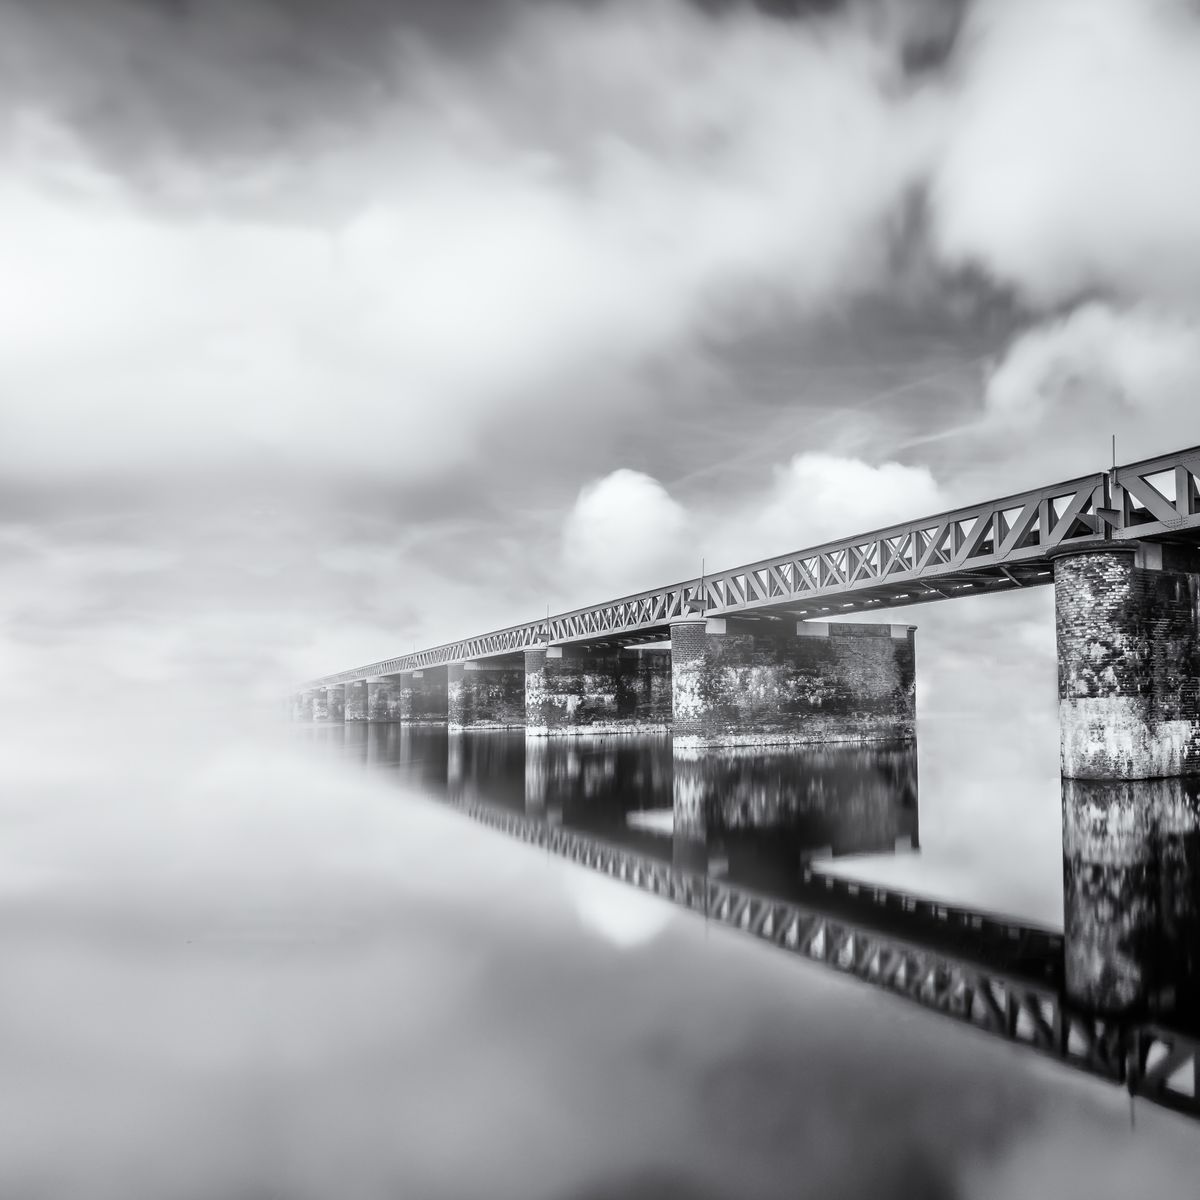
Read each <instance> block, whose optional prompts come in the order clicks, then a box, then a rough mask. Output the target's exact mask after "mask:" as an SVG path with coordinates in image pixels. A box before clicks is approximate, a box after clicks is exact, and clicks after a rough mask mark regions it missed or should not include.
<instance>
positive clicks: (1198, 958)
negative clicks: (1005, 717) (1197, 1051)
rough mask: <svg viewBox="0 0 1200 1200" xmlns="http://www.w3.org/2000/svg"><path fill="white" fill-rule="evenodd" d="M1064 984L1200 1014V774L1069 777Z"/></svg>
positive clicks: (1137, 1007) (1166, 1010) (1127, 1007)
mask: <svg viewBox="0 0 1200 1200" xmlns="http://www.w3.org/2000/svg"><path fill="white" fill-rule="evenodd" d="M1062 797H1063V908H1064V915H1065V929H1066V939H1065V962H1064V965H1065V985H1066V990H1067V993H1068V995H1069V996H1070V997H1071V998H1072V1000H1074V1001H1076V1002H1078V1003H1080V1004H1083V1005H1085V1006H1087V1007H1088V1008H1091V1009H1096V1010H1098V1011H1101V1012H1108V1013H1127V1012H1151V1013H1156V1014H1171V1015H1177V1016H1183V1017H1187V1018H1189V1019H1191V1020H1200V1010H1198V1009H1197V989H1198V985H1200V779H1196V778H1193V779H1153V780H1150V779H1147V780H1125V781H1121V782H1103V783H1098V782H1090V781H1082V780H1073V779H1066V778H1064V779H1063V792H1062Z"/></svg>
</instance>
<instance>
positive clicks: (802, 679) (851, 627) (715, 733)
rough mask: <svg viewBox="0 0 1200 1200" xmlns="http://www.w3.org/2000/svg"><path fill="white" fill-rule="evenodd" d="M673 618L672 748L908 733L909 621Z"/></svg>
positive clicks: (911, 688) (911, 696)
mask: <svg viewBox="0 0 1200 1200" xmlns="http://www.w3.org/2000/svg"><path fill="white" fill-rule="evenodd" d="M781 626H782V627H779V626H774V625H773V624H767V623H765V622H750V621H737V620H727V621H726V620H711V619H710V620H709V621H707V622H701V621H696V620H693V621H685V622H679V623H677V624H673V625H672V626H671V668H672V696H673V702H674V730H673V732H674V739H675V745H676V747H677V748H680V749H686V748H689V747H695V746H722V745H726V746H737V745H772V744H781V743H788V742H842V741H851V742H854V741H859V742H861V741H877V740H897V741H901V740H908V739H911V738H912V737H913V732H914V720H915V707H914V700H915V673H916V651H915V645H914V639H913V630H912V628H911V627H909V626H893V625H855V624H818V623H816V622H805V623H803V625H802V626H801V627H800V628H801V629H802V631H803V632H802V633H800V634H797V633H796V632H794V630H795V629H796V628H797V627H796V626H795V625H794V624H792V623H788V624H786V625H782V623H781Z"/></svg>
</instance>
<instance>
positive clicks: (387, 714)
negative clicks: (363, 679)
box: [367, 675, 400, 723]
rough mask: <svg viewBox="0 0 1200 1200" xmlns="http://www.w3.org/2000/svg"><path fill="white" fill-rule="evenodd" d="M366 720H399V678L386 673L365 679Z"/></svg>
mask: <svg viewBox="0 0 1200 1200" xmlns="http://www.w3.org/2000/svg"><path fill="white" fill-rule="evenodd" d="M367 720H368V721H378V722H381V723H382V722H384V721H399V720H400V680H399V679H395V678H389V677H388V676H386V675H382V676H379V677H378V678H376V679H368V680H367Z"/></svg>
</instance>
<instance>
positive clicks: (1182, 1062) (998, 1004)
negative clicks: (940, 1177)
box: [454, 801, 1200, 1117]
mask: <svg viewBox="0 0 1200 1200" xmlns="http://www.w3.org/2000/svg"><path fill="white" fill-rule="evenodd" d="M454 807H457V808H460V809H461V810H462V811H463V812H465V813H466V814H467V815H468V816H470V817H472V818H474V819H475V820H477V821H480V822H482V823H483V824H485V825H489V826H491V827H492V828H494V829H499V830H501V831H503V832H505V833H508V834H510V835H512V836H514V837H517V838H519V839H520V840H521V841H524V842H528V843H530V844H532V845H536V846H541V847H545V848H546V849H547V850H549V851H552V852H554V853H556V854H559V855H561V856H562V857H564V858H567V859H570V860H571V861H572V862H577V863H579V864H581V865H582V866H586V867H590V868H591V869H592V870H596V871H600V872H602V873H603V874H605V875H609V876H612V877H613V878H614V879H619V880H622V881H624V882H626V883H630V884H632V885H633V886H634V887H638V888H641V889H642V890H643V891H646V892H651V893H653V894H654V895H656V896H661V897H663V898H664V899H667V900H671V901H673V902H675V903H677V904H680V905H682V906H684V907H685V908H689V909H693V910H695V911H697V912H702V913H704V914H705V916H706V917H707V918H708V919H709V920H712V921H717V922H720V923H721V924H722V925H727V926H729V927H730V928H731V929H736V930H740V931H742V932H744V933H749V934H752V935H753V936H754V937H757V938H761V939H762V940H763V941H766V942H770V943H771V944H772V945H774V946H778V947H780V948H781V949H785V950H790V951H791V952H792V953H794V954H798V955H801V956H802V957H804V958H806V959H809V960H810V961H813V962H818V963H821V964H823V965H825V966H828V967H832V968H833V969H834V970H837V971H842V972H844V973H845V974H849V975H854V976H855V977H857V978H858V979H861V980H863V981H864V982H866V983H870V984H873V985H874V986H875V987H879V988H883V989H884V990H886V991H889V992H892V993H894V994H895V995H898V996H902V997H904V998H905V999H907V1000H911V1001H913V1002H915V1003H917V1004H920V1005H921V1006H922V1007H923V1008H927V1009H930V1010H932V1011H933V1012H937V1013H941V1014H942V1015H943V1016H948V1017H953V1018H955V1019H956V1020H959V1021H962V1022H964V1023H966V1024H969V1025H973V1026H974V1027H975V1028H976V1029H979V1030H982V1031H984V1032H986V1033H991V1034H994V1035H996V1036H998V1037H1002V1038H1004V1039H1006V1040H1007V1041H1010V1042H1015V1043H1018V1044H1020V1045H1023V1046H1026V1047H1028V1048H1030V1049H1033V1050H1037V1051H1039V1052H1041V1053H1043V1054H1048V1055H1051V1056H1052V1057H1054V1058H1056V1059H1058V1060H1059V1061H1061V1062H1064V1063H1067V1064H1069V1065H1071V1066H1074V1067H1078V1068H1080V1069H1081V1070H1085V1071H1088V1072H1089V1073H1091V1074H1093V1075H1098V1076H1100V1077H1102V1078H1104V1079H1107V1080H1109V1081H1111V1082H1114V1083H1125V1084H1126V1085H1127V1086H1128V1088H1129V1090H1130V1091H1131V1092H1135V1093H1136V1094H1138V1095H1141V1096H1145V1097H1146V1098H1148V1099H1150V1100H1152V1101H1154V1102H1156V1103H1159V1104H1163V1105H1166V1106H1167V1107H1170V1108H1173V1109H1176V1110H1177V1111H1180V1112H1183V1113H1186V1114H1188V1115H1191V1116H1196V1117H1200V1040H1197V1039H1194V1038H1190V1037H1187V1036H1185V1035H1182V1034H1180V1033H1178V1032H1175V1031H1172V1030H1169V1029H1166V1028H1163V1027H1160V1026H1157V1025H1142V1026H1133V1027H1131V1026H1129V1025H1126V1024H1124V1023H1122V1022H1121V1021H1119V1020H1118V1019H1116V1018H1110V1017H1104V1016H1098V1015H1095V1014H1091V1013H1084V1012H1080V1011H1077V1010H1075V1009H1073V1008H1072V1007H1071V1006H1070V1004H1069V1003H1068V1002H1067V1001H1066V999H1065V998H1064V996H1063V995H1062V993H1061V992H1060V991H1059V990H1058V989H1056V988H1052V987H1048V986H1046V985H1045V984H1044V983H1040V982H1037V981H1031V980H1029V979H1023V978H1020V977H1019V976H1015V975H1012V974H1009V973H1006V972H1004V971H998V970H992V969H989V968H988V967H986V966H984V965H982V964H980V963H977V962H970V961H966V960H964V959H961V958H958V957H956V956H954V955H952V954H948V953H946V952H945V951H943V950H941V949H931V948H930V947H928V946H923V945H921V944H920V943H919V942H918V941H916V940H911V941H910V940H906V939H905V938H903V937H898V936H895V935H893V934H885V933H881V932H879V931H878V930H875V929H871V928H869V927H866V926H863V925H861V924H856V923H855V922H853V921H851V920H848V919H846V918H843V917H841V916H836V917H835V916H831V915H829V914H828V913H824V912H821V911H819V910H816V909H813V908H810V907H807V906H805V905H803V904H797V903H794V902H792V901H789V900H780V899H777V898H775V897H772V896H767V895H763V894H761V893H758V892H754V891H751V890H750V889H748V888H744V887H740V886H738V885H735V884H731V883H727V882H725V881H723V880H718V879H712V878H710V877H708V876H707V875H705V874H704V873H702V872H699V871H694V870H688V869H684V868H680V867H677V866H674V865H673V864H671V863H669V862H664V861H662V860H660V859H655V858H651V857H649V856H647V855H643V854H639V853H637V852H635V851H631V850H627V849H625V848H624V847H621V846H617V845H614V844H612V843H608V842H604V841H601V840H599V839H597V838H594V837H591V836H590V835H588V834H583V833H578V832H575V831H573V830H569V829H564V828H563V827H562V826H552V825H548V824H546V823H545V822H542V821H539V820H536V819H533V818H530V817H527V816H525V815H523V814H521V813H517V812H511V811H508V810H505V809H500V808H494V807H491V806H489V805H486V804H480V803H477V802H474V801H465V802H464V801H458V802H454ZM1039 936H1040V935H1039Z"/></svg>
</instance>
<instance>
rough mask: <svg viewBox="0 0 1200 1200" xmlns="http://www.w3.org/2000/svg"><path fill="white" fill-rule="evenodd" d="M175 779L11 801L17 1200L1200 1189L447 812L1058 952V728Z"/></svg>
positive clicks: (950, 1036)
mask: <svg viewBox="0 0 1200 1200" xmlns="http://www.w3.org/2000/svg"><path fill="white" fill-rule="evenodd" d="M1052 732H1053V731H1051V733H1052ZM152 750H153V746H152V744H151V743H149V742H147V743H145V744H143V745H142V747H141V748H140V750H139V752H138V753H139V754H140V755H141V756H142V757H141V759H139V764H142V763H143V760H145V762H147V763H148V761H149V760H150V758H151V757H152V754H151V751H152ZM163 759H164V761H162V762H160V764H159V766H160V767H161V770H160V771H159V773H157V774H154V775H152V776H147V777H146V778H144V779H143V778H141V777H140V776H136V777H135V773H132V772H131V771H130V769H129V763H128V759H127V752H126V750H124V749H123V750H122V756H121V758H120V762H119V764H118V765H119V768H120V769H119V770H118V769H115V768H114V769H113V770H112V771H107V770H106V769H102V765H101V762H100V758H99V756H98V757H97V759H96V762H95V764H93V766H94V769H93V770H92V771H91V773H90V775H89V777H88V780H87V781H86V782H87V786H86V787H81V786H79V785H78V783H77V781H74V782H71V784H70V786H69V787H68V786H66V785H65V784H64V785H63V786H62V787H61V788H60V789H59V790H58V791H57V792H53V793H51V792H48V791H47V792H45V793H40V792H38V791H37V790H36V789H33V788H32V787H31V788H30V790H28V792H27V793H23V794H22V795H21V796H20V797H19V798H11V797H10V798H9V799H8V800H6V801H4V823H5V830H6V835H7V836H6V838H5V843H4V851H3V863H4V865H5V871H4V881H5V883H4V889H3V891H0V936H3V939H4V945H5V951H6V968H5V972H4V973H3V976H0V1054H2V1055H3V1060H4V1062H5V1072H4V1073H3V1075H2V1076H0V1195H3V1196H10V1195H11V1196H14V1197H55V1198H57V1197H76V1196H77V1197H89V1198H93V1197H110V1196H111V1197H114V1198H115V1197H121V1198H122V1200H128V1198H130V1197H142V1196H145V1197H154V1198H155V1200H172V1198H174V1197H187V1198H191V1197H195V1198H197V1200H199V1198H201V1197H204V1198H206V1200H212V1198H214V1197H217V1198H222V1197H230V1198H234V1197H237V1198H243V1197H250V1198H265V1197H276V1198H285V1197H286V1198H292V1197H295V1198H297V1200H308V1198H309V1197H313V1198H316V1197H328V1196H338V1197H346V1198H351V1200H354V1198H359V1197H362V1198H364V1200H367V1198H374V1197H434V1198H437V1197H447V1198H451V1197H474V1196H487V1197H514V1198H516V1197H520V1198H522V1200H524V1198H529V1197H547V1198H551V1197H563V1198H566V1197H587V1198H596V1197H623V1196H642V1197H736V1198H740V1197H747V1198H752V1200H753V1198H757V1197H763V1198H767V1197H796V1196H812V1197H822V1198H824V1197H864V1198H866V1197H871V1198H872V1200H878V1198H890V1197H913V1198H935V1200H936V1198H940V1197H972V1198H976V1197H977V1198H980V1200H983V1198H988V1200H990V1198H1001V1197H1004V1198H1014V1200H1015V1198H1018V1197H1020V1198H1022V1200H1023V1198H1025V1197H1030V1196H1056V1197H1075V1196H1078V1197H1087V1198H1088V1200H1097V1198H1098V1197H1099V1198H1103V1197H1110V1196H1111V1197H1117V1196H1122V1197H1123V1196H1128V1195H1131V1194H1136V1193H1143V1194H1150V1195H1156V1196H1164V1197H1167V1196H1182V1197H1190V1196H1193V1195H1195V1194H1196V1191H1195V1180H1196V1178H1197V1177H1198V1172H1200V1131H1198V1129H1197V1127H1196V1126H1195V1125H1194V1124H1193V1123H1192V1122H1190V1121H1188V1120H1186V1119H1185V1118H1182V1117H1179V1116H1177V1115H1175V1114H1173V1113H1170V1112H1166V1111H1164V1110H1161V1109H1158V1108H1155V1107H1153V1106H1151V1105H1149V1104H1147V1103H1146V1102H1144V1101H1138V1102H1136V1103H1135V1104H1134V1105H1132V1106H1131V1103H1130V1100H1129V1098H1128V1097H1127V1096H1126V1095H1125V1094H1124V1093H1123V1092H1122V1091H1121V1090H1120V1089H1119V1088H1117V1087H1114V1086H1112V1085H1110V1084H1107V1083H1104V1082H1102V1081H1099V1080H1096V1079H1093V1078H1091V1077H1090V1076H1087V1075H1084V1074H1082V1073H1080V1072H1075V1071H1072V1070H1069V1069H1067V1068H1065V1067H1063V1066H1061V1065H1060V1064H1057V1063H1055V1062H1053V1061H1051V1060H1048V1059H1044V1058H1041V1057H1039V1056H1037V1055H1034V1054H1032V1053H1029V1052H1027V1051H1024V1050H1021V1049H1019V1048H1015V1047H1012V1046H1010V1045H1008V1044H1006V1043H1004V1042H1002V1041H998V1040H996V1039H993V1038H990V1037H988V1036H986V1035H984V1034H981V1033H978V1032H977V1031H975V1030H972V1029H970V1028H967V1027H964V1026H962V1025H959V1024H956V1023H954V1022H951V1021H947V1020H946V1019H945V1018H942V1017H939V1016H936V1015H934V1014H930V1013H928V1012H926V1011H924V1010H922V1009H920V1008H917V1007H915V1006H913V1005H911V1004H908V1003H906V1002H904V1001H902V1000H900V999H897V998H895V997H892V996H889V995H887V994H884V993H881V992H879V991H877V990H875V989H872V988H870V987H868V986H866V985H864V984H862V983H860V982H859V981H857V980H854V979H852V978H848V977H845V976H842V975H839V974H837V973H835V972H832V971H830V970H828V969H827V968H823V967H821V966H818V965H815V964H811V963H807V962H805V961H802V960H800V959H798V958H796V957H794V956H791V955H788V954H785V953H783V952H780V951H778V950H775V949H773V948H770V947H768V946H765V945H763V944H761V943H759V942H756V941H754V940H752V939H750V938H748V937H745V936H743V935H740V934H737V933H735V932H732V931H730V930H728V929H725V928H723V927H720V926H718V925H716V924H714V923H706V922H705V921H704V919H703V918H702V917H700V916H697V915H696V914H693V913H689V912H687V911H684V910H683V909H681V908H679V907H677V906H674V905H672V904H669V903H667V902H665V901H663V900H660V899H658V898H657V897H654V896H650V895H646V894H644V893H641V892H639V891H637V890H635V889H633V888H630V887H628V886H626V885H623V884H620V883H617V882H615V881H613V880H610V879H608V878H605V877H603V876H600V875H598V874H596V873H593V872H590V871H588V870H586V869H585V868H582V867H579V866H577V865H575V864H573V863H570V862H567V861H564V860H562V859H560V858H558V857H556V856H554V855H550V854H547V853H546V852H545V851H544V850H539V849H537V848H534V847H532V846H529V845H526V844H522V843H520V842H518V841H516V840H515V839H513V838H510V837H506V836H504V835H503V834H501V833H499V832H496V831H493V830H491V829H488V828H485V827H483V826H481V825H479V824H477V823H475V822H472V821H470V820H467V819H465V818H464V816H463V815H462V814H461V813H459V812H456V811H454V810H453V809H452V808H450V807H448V806H446V805H445V804H443V803H439V801H440V800H442V799H444V798H446V797H450V798H457V799H470V800H475V801H477V802H479V803H485V804H489V805H495V806H499V807H501V808H504V809H507V810H510V811H513V812H518V813H521V814H524V815H527V816H529V817H531V818H533V819H536V820H544V821H547V822H552V823H561V824H562V825H563V826H565V827H571V828H576V829H579V830H583V831H587V832H588V833H590V834H592V835H594V836H596V837H598V838H603V839H604V840H606V841H615V842H618V843H620V844H623V845H627V846H630V847H633V848H636V849H638V850H639V851H640V852H642V853H644V854H645V855H647V856H651V857H654V858H658V859H660V860H661V861H664V862H667V861H670V862H672V863H684V864H688V865H695V864H697V863H701V864H703V865H704V867H705V869H706V870H708V871H710V872H715V873H717V874H719V875H720V876H721V877H722V878H730V879H734V880H737V881H743V882H744V883H745V884H746V885H748V886H754V887H756V888H759V889H762V890H770V891H773V892H774V893H776V894H780V895H791V896H803V895H804V894H805V890H804V889H805V888H806V887H808V886H810V884H809V883H806V880H811V879H812V877H813V875H814V874H815V875H816V876H819V877H823V876H825V875H828V874H830V873H835V874H838V875H842V876H847V875H848V876H850V877H852V878H858V879H864V880H874V881H881V882H886V883H888V884H889V885H891V886H896V887H904V888H908V889H911V890H913V891H917V892H919V893H921V894H928V895H935V896H940V897H942V898H944V899H947V900H950V901H953V902H956V903H960V904H964V905H970V906H980V907H983V908H986V909H989V910H993V911H1001V912H1011V913H1015V914H1019V915H1020V916H1021V917H1022V919H1023V920H1026V921H1028V922H1030V923H1032V924H1037V925H1040V926H1044V927H1046V928H1048V929H1050V930H1061V929H1062V928H1063V926H1064V905H1063V858H1062V834H1061V822H1062V818H1061V811H1062V810H1061V794H1060V787H1059V781H1058V779H1057V777H1056V774H1055V768H1056V762H1055V746H1054V744H1053V741H1052V738H1050V737H1048V736H1046V735H1045V734H1041V733H1037V732H1035V731H1033V730H1032V729H1031V731H1030V733H1029V736H1028V737H1022V738H1017V739H1014V738H1008V739H1005V740H1004V741H1002V742H1001V741H999V740H998V739H996V738H995V737H994V736H992V731H991V730H990V729H989V727H988V726H987V725H986V724H982V723H974V724H973V723H970V722H965V721H961V722H955V721H947V722H942V723H936V722H935V723H933V724H928V723H927V724H926V725H924V726H923V727H922V730H921V734H920V742H919V749H918V752H917V754H916V755H915V757H914V754H913V753H912V751H911V749H909V748H905V747H880V748H876V749H874V750H871V751H864V750H859V749H848V750H845V751H828V750H823V751H819V752H816V753H809V754H806V755H805V754H792V753H787V754H785V753H773V752H771V753H766V754H762V753H760V754H758V755H755V756H747V757H738V756H732V755H730V756H725V757H723V758H721V759H719V760H716V761H712V762H708V763H703V762H697V761H695V760H683V761H678V760H676V759H675V758H674V757H673V756H672V754H671V749H670V745H669V743H668V742H666V741H665V740H662V739H649V740H644V741H643V740H636V739H617V738H613V739H608V740H606V741H602V742H582V741H581V742H577V743H566V742H554V743H542V744H540V745H533V746H530V747H527V746H526V743H525V740H524V737H523V735H520V734H518V735H516V736H513V735H508V734H497V735H459V736H455V737H450V736H448V735H447V734H446V732H445V731H443V730H437V729H420V728H408V727H399V726H355V725H350V726H340V725H331V726H324V727H317V726H308V727H297V728H294V729H292V730H290V731H289V732H288V734H287V735H286V736H284V737H282V738H281V739H279V740H277V742H276V743H275V744H274V745H270V744H266V743H264V741H262V740H261V739H259V740H253V739H252V740H246V741H234V742H231V743H229V744H228V745H227V746H221V747H219V748H218V749H216V750H214V749H212V747H205V748H204V751H203V753H200V751H196V754H195V757H194V758H188V759H185V758H183V757H181V754H180V752H178V751H175V750H172V752H171V754H170V755H164V756H163ZM143 769H144V770H146V771H149V770H150V768H149V766H143V765H139V771H141V770H143ZM114 812H120V813H121V816H122V821H121V822H120V827H119V828H117V823H115V822H114V819H113V813H114ZM1172 861H1176V860H1172ZM1179 861H1184V862H1186V861H1187V859H1186V855H1185V856H1184V858H1183V859H1182V860H1179ZM1164 877H1165V876H1164ZM1172 878H1173V879H1174V885H1173V886H1174V887H1175V888H1176V894H1182V893H1181V889H1182V888H1183V887H1184V886H1185V884H1186V882H1187V880H1186V872H1183V873H1182V874H1181V873H1180V872H1179V871H1176V873H1175V875H1174V876H1172Z"/></svg>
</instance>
